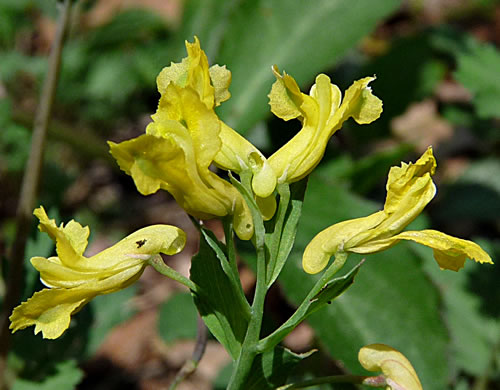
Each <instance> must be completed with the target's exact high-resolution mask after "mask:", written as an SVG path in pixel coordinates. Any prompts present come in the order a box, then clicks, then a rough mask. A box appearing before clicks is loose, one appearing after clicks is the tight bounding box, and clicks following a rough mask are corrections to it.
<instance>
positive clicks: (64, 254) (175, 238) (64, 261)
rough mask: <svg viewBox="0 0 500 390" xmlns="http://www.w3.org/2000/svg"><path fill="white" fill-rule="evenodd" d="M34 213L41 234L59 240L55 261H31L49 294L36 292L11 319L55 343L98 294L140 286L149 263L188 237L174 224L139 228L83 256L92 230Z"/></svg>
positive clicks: (41, 212) (17, 326) (178, 248)
mask: <svg viewBox="0 0 500 390" xmlns="http://www.w3.org/2000/svg"><path fill="white" fill-rule="evenodd" d="M34 214H35V215H36V216H37V217H38V219H39V220H40V224H39V229H40V231H42V232H46V233H47V234H48V235H49V236H50V238H52V239H53V240H54V241H56V250H57V257H49V258H48V259H46V258H44V257H33V258H32V259H31V264H32V265H33V266H34V267H35V268H36V269H37V270H38V271H39V272H40V279H41V281H42V282H43V284H45V285H46V286H47V287H49V288H47V289H43V290H41V291H38V292H36V293H35V294H34V295H33V296H32V297H31V298H30V299H28V300H27V301H26V302H23V303H22V304H21V305H19V306H18V307H16V308H15V309H14V311H13V312H12V315H11V316H10V321H11V324H10V328H11V329H12V332H16V331H17V330H20V329H24V328H26V327H28V326H31V325H35V334H37V333H39V332H42V334H43V337H44V338H48V339H55V338H57V337H59V336H61V335H62V333H63V332H64V331H65V330H66V329H68V327H69V324H70V320H71V315H72V314H74V313H76V312H78V311H79V310H80V309H81V308H82V307H83V306H84V305H85V304H86V303H88V302H89V301H90V300H91V299H93V298H94V297H96V296H97V295H102V294H109V293H112V292H116V291H118V290H121V289H124V288H126V287H128V286H130V285H131V284H132V283H134V282H135V281H137V279H139V277H140V276H141V274H142V272H143V271H144V268H145V267H146V265H147V261H148V260H149V259H151V258H152V257H153V256H156V255H158V254H159V253H164V254H166V255H174V254H176V253H179V252H180V251H181V250H182V249H183V248H184V245H185V243H186V235H185V234H184V232H183V231H182V230H181V229H179V228H177V227H175V226H170V225H152V226H148V227H146V228H143V229H140V230H138V231H136V232H134V233H132V234H130V235H129V236H127V237H126V238H124V239H123V240H121V241H120V242H118V243H116V244H115V245H113V246H111V247H109V248H107V249H105V250H103V251H102V252H99V253H98V254H96V255H94V256H91V257H85V256H83V252H84V251H85V248H86V247H87V240H88V236H89V228H88V227H82V226H81V225H80V224H79V223H78V222H76V221H74V220H71V221H70V222H68V223H67V224H66V225H64V224H61V226H59V227H58V226H57V225H56V223H55V221H54V220H53V219H49V218H48V216H47V214H46V213H45V210H44V208H43V207H40V208H37V209H36V210H35V211H34Z"/></svg>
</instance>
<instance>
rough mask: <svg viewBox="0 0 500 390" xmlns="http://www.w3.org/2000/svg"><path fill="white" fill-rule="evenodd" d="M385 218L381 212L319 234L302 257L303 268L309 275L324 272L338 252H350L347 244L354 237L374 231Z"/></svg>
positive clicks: (344, 223)
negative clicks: (329, 261) (331, 258)
mask: <svg viewBox="0 0 500 390" xmlns="http://www.w3.org/2000/svg"><path fill="white" fill-rule="evenodd" d="M384 218H385V213H384V212H383V211H379V212H377V213H374V214H372V215H370V216H368V217H363V218H357V219H351V220H348V221H343V222H340V223H337V224H335V225H333V226H330V227H329V228H326V229H325V230H323V231H321V232H320V233H318V234H317V235H316V236H315V237H314V238H313V239H312V240H311V242H310V243H309V244H307V246H306V249H305V250H304V255H303V257H302V267H303V268H304V271H306V272H307V273H309V274H316V273H318V272H320V271H321V270H323V269H324V268H325V267H326V265H327V264H328V260H330V257H332V255H333V254H335V253H336V252H338V251H348V250H350V248H349V247H347V246H346V243H347V242H349V240H351V239H352V238H353V237H356V236H357V235H359V234H361V233H363V232H365V231H367V230H369V229H372V228H373V227H374V226H377V225H378V224H380V222H381V221H382V220H383V219H384Z"/></svg>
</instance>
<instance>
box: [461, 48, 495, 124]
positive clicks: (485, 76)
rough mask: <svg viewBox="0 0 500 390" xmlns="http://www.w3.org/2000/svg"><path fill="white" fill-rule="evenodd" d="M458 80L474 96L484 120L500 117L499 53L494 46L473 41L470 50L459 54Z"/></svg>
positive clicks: (478, 110)
mask: <svg viewBox="0 0 500 390" xmlns="http://www.w3.org/2000/svg"><path fill="white" fill-rule="evenodd" d="M457 63H458V64H457V65H458V67H457V70H456V72H455V73H454V76H455V78H456V79H457V80H458V81H459V82H460V83H462V84H463V85H464V87H465V88H467V89H468V90H469V91H470V92H472V94H473V101H474V105H475V107H476V110H477V114H478V115H479V117H481V118H500V113H499V111H498V107H499V106H500V78H499V77H498V69H500V51H498V50H497V49H496V48H495V47H494V46H493V45H490V44H480V43H478V42H477V41H475V40H474V41H473V40H472V38H471V39H470V44H469V45H468V48H466V49H465V50H463V51H462V52H460V53H459V54H458V55H457Z"/></svg>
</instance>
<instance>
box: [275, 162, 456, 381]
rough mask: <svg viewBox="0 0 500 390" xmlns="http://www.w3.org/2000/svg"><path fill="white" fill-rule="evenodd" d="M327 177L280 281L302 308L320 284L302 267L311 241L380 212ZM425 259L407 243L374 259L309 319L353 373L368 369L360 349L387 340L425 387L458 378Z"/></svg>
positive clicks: (314, 184) (310, 201)
mask: <svg viewBox="0 0 500 390" xmlns="http://www.w3.org/2000/svg"><path fill="white" fill-rule="evenodd" d="M320 173H321V174H320V175H319V177H318V176H313V177H311V178H310V180H309V185H308V192H307V195H306V198H305V203H304V211H303V217H302V220H301V225H300V227H299V233H298V234H297V241H296V247H295V248H294V251H292V255H291V257H290V259H289V260H288V262H287V264H286V266H285V268H284V269H283V273H282V276H281V278H280V279H279V281H280V282H281V285H282V287H283V289H284V291H285V294H286V296H287V297H288V298H289V299H290V300H291V301H292V302H293V303H295V304H299V303H300V301H301V300H302V299H303V297H304V296H305V295H306V294H307V293H308V291H309V290H310V289H311V287H312V286H313V284H314V282H315V278H314V277H313V276H310V275H307V274H306V273H305V272H304V271H303V270H302V267H301V265H300V263H301V256H302V251H303V249H304V248H305V246H306V245H307V243H308V241H309V240H311V239H312V238H313V236H314V235H315V234H317V233H318V232H319V231H321V230H322V229H324V228H326V227H327V226H329V225H332V224H334V223H336V222H339V221H341V220H345V219H348V218H355V217H361V216H366V215H369V214H370V213H372V212H374V211H375V210H376V209H377V206H376V205H374V204H373V203H372V202H368V201H366V200H363V199H361V198H359V197H356V196H354V195H352V194H350V193H349V192H347V191H346V190H345V189H343V188H341V187H339V186H336V185H335V183H332V182H329V181H328V180H325V179H322V177H328V166H327V167H325V169H324V170H323V171H322V172H320ZM356 259H359V256H357V255H350V259H349V261H348V264H350V263H351V262H352V261H353V260H356ZM419 260H420V259H419V258H418V257H417V256H415V254H414V253H412V251H411V250H409V249H408V246H405V245H402V244H398V245H397V246H395V247H394V248H392V249H390V250H388V251H385V252H383V253H380V254H376V255H370V256H369V257H368V259H367V261H366V262H365V264H364V266H363V269H362V270H361V271H360V272H359V273H358V275H357V277H356V283H355V284H354V285H353V286H352V287H351V288H350V289H349V291H348V292H347V293H346V294H343V295H342V296H340V297H339V298H337V299H336V300H335V301H334V302H333V303H332V304H331V305H328V306H327V307H325V308H324V309H322V310H320V311H318V312H316V313H314V314H313V315H311V316H310V317H309V320H308V322H309V323H310V325H311V326H312V327H313V328H314V330H315V331H316V334H317V336H318V337H319V338H320V340H321V342H322V343H323V344H324V345H325V346H326V348H327V350H328V351H329V352H330V353H331V354H332V356H333V357H334V358H335V359H339V360H340V361H341V362H342V363H344V364H345V366H346V368H347V370H348V371H350V372H353V373H359V372H360V370H361V369H360V366H359V363H358V361H357V352H358V350H359V349H360V348H361V347H362V346H364V345H367V344H370V343H385V344H388V345H391V346H393V347H394V348H397V349H399V350H400V351H402V352H403V353H404V354H405V355H406V356H407V357H408V358H409V360H410V361H411V362H412V363H413V365H414V367H415V369H416V371H417V372H418V373H419V375H420V378H421V380H422V382H423V386H424V388H425V389H436V390H437V389H443V388H445V387H446V384H447V381H448V378H449V375H450V372H449V362H448V359H449V356H448V341H449V338H448V333H447V330H446V327H445V325H444V323H443V319H442V317H441V314H440V310H439V309H440V304H441V302H440V297H439V294H438V292H437V290H436V288H435V287H434V286H433V284H432V283H431V282H430V281H429V280H428V278H427V277H426V275H425V273H424V272H423V270H422V269H421V266H420V261H419ZM427 261H430V262H432V263H434V260H432V259H427ZM348 264H347V265H348Z"/></svg>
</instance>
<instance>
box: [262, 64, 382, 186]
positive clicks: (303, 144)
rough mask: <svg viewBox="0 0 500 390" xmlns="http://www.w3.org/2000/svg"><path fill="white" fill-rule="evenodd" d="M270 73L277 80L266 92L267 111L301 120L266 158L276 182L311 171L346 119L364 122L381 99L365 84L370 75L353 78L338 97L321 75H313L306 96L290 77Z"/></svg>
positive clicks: (373, 117) (376, 112)
mask: <svg viewBox="0 0 500 390" xmlns="http://www.w3.org/2000/svg"><path fill="white" fill-rule="evenodd" d="M273 72H274V75H275V76H276V79H277V80H276V82H275V83H274V84H273V86H272V89H271V93H270V94H269V100H270V101H269V104H270V105H271V111H272V112H273V113H274V114H275V115H276V116H278V117H280V118H282V119H284V120H286V121H288V120H290V119H294V118H298V119H299V120H300V121H301V122H302V129H301V130H300V131H299V132H298V133H297V134H296V135H295V136H294V137H293V138H292V139H291V140H290V141H289V142H287V143H286V144H285V145H284V146H283V147H282V148H281V149H279V150H278V151H277V152H276V153H274V154H273V155H272V156H271V157H270V158H269V164H270V165H271V167H272V168H273V170H274V172H275V174H276V176H277V177H278V181H279V182H280V183H292V182H295V181H298V180H300V179H302V178H304V177H306V176H307V175H308V174H309V173H311V171H312V170H313V169H314V168H315V167H316V165H318V163H319V162H320V161H321V159H322V158H323V155H324V153H325V149H326V145H327V143H328V140H329V139H330V137H331V136H332V135H333V133H335V132H336V131H337V130H338V129H340V128H341V127H342V124H343V123H344V122H345V121H346V120H347V119H349V118H350V117H352V118H354V120H355V121H356V122H357V123H359V124H366V123H370V122H373V121H374V120H376V119H377V118H378V117H379V116H380V114H381V112H382V101H381V100H380V99H379V98H377V97H376V96H374V95H373V94H372V92H371V89H370V88H369V87H368V84H369V83H370V82H371V81H373V80H374V77H366V78H364V79H361V80H358V81H355V82H354V83H353V84H352V85H351V86H350V87H349V89H348V90H347V91H346V92H345V96H344V99H343V100H342V97H341V92H340V90H339V88H338V87H337V86H336V85H334V84H331V83H330V78H329V77H328V76H327V75H325V74H320V75H318V76H317V77H316V83H315V84H314V85H313V86H312V88H311V91H310V92H309V95H306V94H304V93H302V92H300V89H299V86H298V85H297V83H296V82H295V80H294V79H293V77H291V76H290V75H288V74H286V73H285V72H283V75H281V74H280V73H279V71H278V68H277V67H276V66H274V67H273ZM341 100H342V104H341V103H340V102H341Z"/></svg>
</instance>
